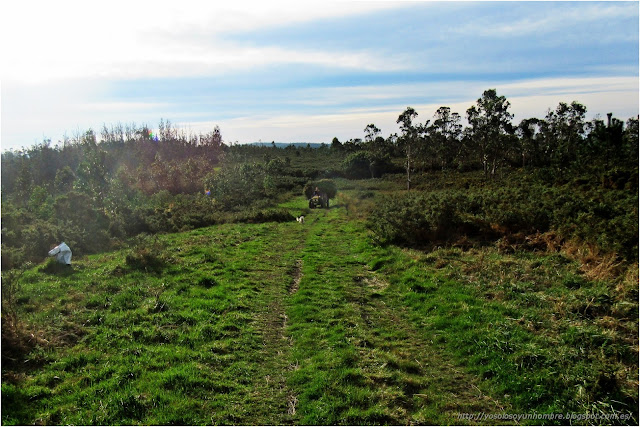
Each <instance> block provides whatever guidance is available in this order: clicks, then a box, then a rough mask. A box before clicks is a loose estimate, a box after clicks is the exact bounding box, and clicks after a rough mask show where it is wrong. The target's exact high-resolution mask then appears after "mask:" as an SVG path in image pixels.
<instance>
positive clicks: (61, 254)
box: [49, 242, 71, 267]
mask: <svg viewBox="0 0 640 427" xmlns="http://www.w3.org/2000/svg"><path fill="white" fill-rule="evenodd" d="M49 256H55V257H56V261H58V262H59V263H60V264H66V265H68V266H69V267H71V248H69V246H67V244H66V243H65V242H62V243H60V244H59V245H58V246H56V247H55V248H53V249H51V250H50V251H49Z"/></svg>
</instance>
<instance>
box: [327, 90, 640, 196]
mask: <svg viewBox="0 0 640 427" xmlns="http://www.w3.org/2000/svg"><path fill="white" fill-rule="evenodd" d="M510 106H511V104H510V102H509V101H508V100H507V99H506V97H505V96H499V95H498V94H497V92H496V90H495V89H488V90H486V91H484V93H483V94H482V97H480V98H479V99H478V100H477V102H476V104H475V105H472V106H471V107H469V108H468V109H467V111H466V119H467V122H468V126H466V127H464V126H463V125H462V116H461V115H460V114H459V113H457V112H452V111H451V108H449V107H446V106H443V107H440V108H438V110H437V111H436V112H435V114H434V115H433V120H426V121H425V122H423V123H419V122H417V121H416V118H417V117H418V112H417V111H416V110H415V109H413V108H412V107H407V109H406V110H405V111H403V112H402V113H401V114H400V115H399V116H398V119H397V123H398V124H399V126H400V133H399V134H398V133H394V134H392V135H390V136H389V137H387V138H383V137H382V136H381V135H380V129H379V128H378V127H377V126H375V124H369V125H367V126H366V127H365V129H364V132H365V137H364V140H362V139H355V140H350V141H347V142H345V143H341V142H340V141H338V140H337V139H335V138H334V140H333V142H332V144H331V147H332V148H334V149H338V150H344V151H346V152H347V153H350V154H351V156H352V157H351V159H352V162H353V163H354V168H355V169H357V168H358V167H360V168H362V169H367V166H368V168H369V169H370V172H371V175H372V176H376V175H379V174H380V173H383V172H384V171H385V170H386V168H388V167H390V165H391V162H390V159H391V158H393V157H396V158H398V157H403V158H404V165H403V166H404V170H405V173H406V175H407V188H411V174H412V173H414V172H416V171H428V170H451V169H456V170H463V171H466V170H482V171H483V172H484V175H485V177H487V178H489V177H495V176H496V173H497V172H498V171H499V170H500V169H501V168H504V167H507V166H508V167H525V168H552V169H555V170H556V171H562V170H566V169H567V168H571V167H577V168H581V167H584V166H585V165H592V164H597V165H599V166H601V167H602V168H605V169H607V168H613V167H617V166H622V167H631V168H633V167H635V166H637V164H638V117H632V118H629V119H628V120H627V122H626V125H625V123H624V122H623V121H621V120H619V119H617V118H615V117H613V116H612V114H607V122H606V123H605V121H604V120H602V119H601V118H596V119H593V120H591V121H587V120H586V112H587V108H586V107H585V106H584V105H582V104H580V103H578V102H575V101H574V102H571V103H570V104H568V103H564V102H561V103H559V105H558V106H557V107H556V108H555V109H554V110H552V109H549V110H548V112H547V114H546V116H545V118H544V119H538V118H527V119H523V120H521V121H520V123H518V124H514V122H513V117H514V115H513V114H512V113H511V112H510V111H509V108H510ZM357 151H362V153H360V154H353V153H355V152H357ZM367 162H368V165H367V164H366V163H367Z"/></svg>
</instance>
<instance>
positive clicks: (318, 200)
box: [309, 191, 329, 209]
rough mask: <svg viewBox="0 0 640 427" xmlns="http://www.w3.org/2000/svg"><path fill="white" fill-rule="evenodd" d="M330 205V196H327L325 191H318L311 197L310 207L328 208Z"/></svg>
mask: <svg viewBox="0 0 640 427" xmlns="http://www.w3.org/2000/svg"><path fill="white" fill-rule="evenodd" d="M328 207H329V197H328V196H327V193H323V192H321V191H320V192H316V193H315V194H314V195H313V196H312V197H311V198H310V199H309V209H314V208H328Z"/></svg>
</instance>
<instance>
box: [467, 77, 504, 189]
mask: <svg viewBox="0 0 640 427" xmlns="http://www.w3.org/2000/svg"><path fill="white" fill-rule="evenodd" d="M510 106H511V103H510V102H509V101H507V99H506V98H505V97H504V96H498V94H497V92H496V90H495V89H487V90H485V91H484V93H483V94H482V97H481V98H479V99H478V101H477V103H476V105H475V106H472V107H470V108H469V109H468V110H467V120H468V121H469V123H470V124H471V132H472V140H473V142H474V143H475V146H476V148H477V150H478V153H479V154H480V160H481V162H482V169H483V170H484V175H485V177H486V176H487V175H488V173H489V169H490V170H491V176H495V172H496V169H497V168H498V165H499V163H500V162H501V161H502V160H503V158H504V155H505V152H506V151H507V149H508V144H509V141H510V138H509V135H511V134H512V133H513V126H512V125H511V120H512V119H513V114H511V113H509V111H508V110H509V107H510Z"/></svg>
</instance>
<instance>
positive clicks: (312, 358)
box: [2, 206, 504, 425]
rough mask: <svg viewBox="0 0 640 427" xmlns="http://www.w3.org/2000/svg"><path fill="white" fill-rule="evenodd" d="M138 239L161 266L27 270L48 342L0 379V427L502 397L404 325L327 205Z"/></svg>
mask: <svg viewBox="0 0 640 427" xmlns="http://www.w3.org/2000/svg"><path fill="white" fill-rule="evenodd" d="M142 246H144V250H145V251H147V252H151V253H152V254H153V253H154V251H156V252H157V253H158V254H159V255H158V256H159V257H160V258H162V259H163V260H164V264H163V266H162V268H161V270H157V271H156V270H153V271H149V270H144V269H140V268H135V264H132V263H131V261H130V258H131V256H133V255H135V254H136V253H137V252H136V251H138V252H140V249H133V250H129V251H121V252H114V253H110V254H102V255H97V256H92V257H89V258H87V259H86V260H82V261H80V262H78V263H77V264H76V266H75V267H74V270H73V271H72V272H67V273H64V274H62V275H60V274H51V273H47V272H46V271H44V270H43V269H42V268H34V269H33V270H31V271H29V272H27V273H25V276H24V285H23V288H24V289H23V292H24V296H23V297H22V302H23V308H24V310H25V314H24V315H25V319H26V320H27V321H28V323H29V324H30V325H32V327H35V328H37V329H38V334H39V335H41V336H43V337H48V338H49V341H50V345H48V346H42V347H39V348H36V350H34V352H32V354H31V355H29V361H28V363H25V364H22V365H21V366H20V368H19V369H18V368H15V369H14V371H12V374H11V375H12V376H11V377H10V381H6V379H7V378H9V377H7V376H6V375H5V377H4V378H3V385H2V399H3V400H2V406H3V415H2V418H3V423H4V424H16V423H17V424H32V423H42V424H104V425H107V424H185V425H192V424H255V425H262V424H355V425H358V424H451V423H456V424H464V423H466V422H465V421H464V420H459V419H457V418H456V413H457V412H478V411H484V412H491V411H501V410H503V409H504V408H502V407H501V405H500V404H499V403H498V402H495V401H494V400H492V399H491V398H489V397H487V396H485V395H484V394H483V393H482V392H481V391H480V389H479V388H478V385H477V381H476V379H475V378H474V377H472V376H470V375H468V374H465V373H463V372H462V371H461V370H460V369H458V368H457V367H456V366H455V365H454V364H452V363H451V362H450V361H449V360H448V358H447V357H446V355H445V353H444V352H443V350H442V348H441V346H440V345H438V344H437V343H434V341H433V340H432V337H430V335H429V334H425V333H424V331H422V330H421V329H420V328H418V327H416V326H415V325H416V323H415V322H413V321H412V320H411V314H410V313H409V312H408V311H407V308H406V304H405V303H404V302H403V301H402V300H401V299H399V298H398V297H397V296H396V295H395V293H394V292H393V290H390V289H389V284H388V283H387V281H386V279H385V277H384V276H383V275H382V274H380V273H378V272H374V271H372V270H371V265H372V263H373V261H374V257H375V256H377V255H378V254H376V253H375V251H373V250H372V248H371V247H370V246H369V245H368V243H367V238H366V232H365V230H364V228H363V227H362V225H361V224H360V223H359V222H357V221H352V220H350V219H349V218H348V217H347V215H346V211H345V210H344V209H343V208H341V207H339V206H338V207H334V208H332V209H329V210H316V211H313V212H311V213H310V214H309V215H308V216H307V218H306V222H305V223H304V224H298V223H297V222H291V223H282V224H277V223H266V224H230V225H223V226H218V227H211V228H207V229H200V230H195V231H192V232H187V233H179V234H173V235H166V236H160V237H158V238H157V240H156V241H155V242H152V241H147V242H146V243H145V244H144V245H142ZM154 248H155V249H154ZM166 248H168V249H166ZM169 249H170V250H169ZM127 256H129V258H127Z"/></svg>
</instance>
